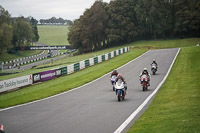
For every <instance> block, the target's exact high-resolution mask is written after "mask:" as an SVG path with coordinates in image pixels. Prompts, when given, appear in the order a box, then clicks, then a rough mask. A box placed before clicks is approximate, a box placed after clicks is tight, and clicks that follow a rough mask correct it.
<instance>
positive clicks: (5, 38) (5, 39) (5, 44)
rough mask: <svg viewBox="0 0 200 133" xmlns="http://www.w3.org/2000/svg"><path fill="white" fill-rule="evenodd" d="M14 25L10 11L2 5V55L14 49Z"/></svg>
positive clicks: (0, 36) (0, 20)
mask: <svg viewBox="0 0 200 133" xmlns="http://www.w3.org/2000/svg"><path fill="white" fill-rule="evenodd" d="M11 42H12V24H11V18H10V14H9V13H8V11H6V10H5V9H4V8H3V7H2V6H1V5H0V53H2V52H6V51H7V49H8V48H11V47H12V43H11Z"/></svg>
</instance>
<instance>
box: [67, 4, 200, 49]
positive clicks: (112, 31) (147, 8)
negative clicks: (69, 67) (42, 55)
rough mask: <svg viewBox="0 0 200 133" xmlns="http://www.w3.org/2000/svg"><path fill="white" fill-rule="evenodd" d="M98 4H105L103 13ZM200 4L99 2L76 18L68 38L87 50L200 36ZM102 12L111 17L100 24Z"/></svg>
mask: <svg viewBox="0 0 200 133" xmlns="http://www.w3.org/2000/svg"><path fill="white" fill-rule="evenodd" d="M96 3H101V4H102V5H105V6H102V11H103V10H105V12H104V13H102V12H101V10H100V9H98V6H96ZM199 3H200V2H199V1H198V0H192V1H185V0H114V1H111V2H110V3H109V4H105V3H103V2H102V1H96V2H95V3H94V5H93V6H92V7H91V8H90V9H87V10H86V11H85V12H84V14H83V15H82V16H81V17H80V18H79V19H78V20H77V21H75V23H74V25H73V27H72V28H71V30H70V32H69V35H70V36H69V41H70V43H71V44H72V45H73V46H74V48H78V49H82V51H84V50H85V51H87V50H88V49H93V48H94V49H96V47H98V46H99V45H100V46H103V45H104V44H106V46H107V47H109V46H113V45H116V44H124V43H130V42H133V41H135V40H144V39H146V40H150V39H155V40H156V39H160V38H162V39H166V38H169V37H170V38H171V37H173V38H174V37H175V38H177V37H180V38H183V37H191V36H193V37H199V36H200V32H199V31H200V8H199V7H200V6H199V5H200V4H199ZM96 9H98V10H99V12H97V11H96ZM102 15H103V16H108V19H107V17H102V20H105V21H104V22H103V23H101V24H100V23H99V22H102V21H100V20H98V19H95V18H98V16H102ZM94 20H95V21H94ZM96 20H97V21H96ZM101 27H103V29H102V28H101ZM102 31H104V32H102ZM96 38H97V39H96ZM101 38H102V39H101ZM96 44H98V45H97V46H96Z"/></svg>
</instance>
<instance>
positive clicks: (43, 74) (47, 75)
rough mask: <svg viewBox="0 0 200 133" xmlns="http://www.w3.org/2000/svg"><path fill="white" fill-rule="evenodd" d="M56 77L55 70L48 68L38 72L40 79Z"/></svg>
mask: <svg viewBox="0 0 200 133" xmlns="http://www.w3.org/2000/svg"><path fill="white" fill-rule="evenodd" d="M53 78H56V70H49V71H45V72H41V73H40V81H46V80H50V79H53Z"/></svg>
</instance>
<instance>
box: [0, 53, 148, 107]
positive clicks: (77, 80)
mask: <svg viewBox="0 0 200 133" xmlns="http://www.w3.org/2000/svg"><path fill="white" fill-rule="evenodd" d="M145 51H147V49H137V50H136V49H134V50H133V49H130V51H129V52H127V53H125V54H122V55H120V56H117V57H115V58H113V59H111V60H109V61H105V62H102V63H100V64H98V65H95V66H92V67H89V68H87V69H83V70H81V71H79V72H76V73H73V74H71V75H67V76H63V77H60V78H57V79H53V80H50V81H47V82H44V83H40V84H37V85H33V86H29V87H25V88H22V89H19V90H17V91H13V92H10V93H6V94H2V95H0V101H1V102H0V108H6V107H10V106H14V105H18V104H22V103H27V102H30V101H34V100H38V99H42V98H45V97H49V96H52V95H55V94H58V93H61V92H64V91H68V90H70V89H73V88H75V87H78V86H81V85H83V84H85V83H88V82H90V81H92V80H94V79H97V78H99V77H101V76H102V75H104V74H106V73H108V72H110V71H112V70H113V69H115V68H117V67H119V66H121V65H123V64H125V63H127V62H129V61H130V60H132V59H134V58H136V57H138V56H139V55H141V54H142V53H144V52H145ZM97 72H98V73H97Z"/></svg>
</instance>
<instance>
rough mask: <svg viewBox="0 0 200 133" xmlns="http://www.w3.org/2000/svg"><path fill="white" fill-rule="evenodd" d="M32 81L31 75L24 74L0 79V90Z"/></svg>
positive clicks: (17, 86)
mask: <svg viewBox="0 0 200 133" xmlns="http://www.w3.org/2000/svg"><path fill="white" fill-rule="evenodd" d="M32 83H33V80H32V75H26V76H22V77H17V78H13V79H8V80H2V81H0V92H4V91H7V90H11V89H15V88H19V87H22V86H26V85H30V84H32Z"/></svg>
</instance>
